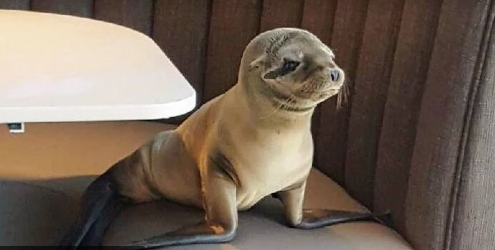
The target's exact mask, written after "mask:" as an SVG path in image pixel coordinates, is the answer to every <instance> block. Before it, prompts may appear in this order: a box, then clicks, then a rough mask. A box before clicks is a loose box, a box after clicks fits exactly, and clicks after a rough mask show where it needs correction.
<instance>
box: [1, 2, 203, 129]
mask: <svg viewBox="0 0 495 250" xmlns="http://www.w3.org/2000/svg"><path fill="white" fill-rule="evenodd" d="M195 104H196V94H195V91H194V89H193V88H192V87H191V85H190V84H189V83H188V82H187V80H186V79H185V78H184V77H183V76H182V74H181V73H180V72H179V71H178V70H177V68H176V67H175V66H174V65H173V64H172V62H171V61H170V60H169V58H168V57H167V56H166V55H165V54H164V53H163V52H162V51H161V49H160V48H159V47H158V46H157V45H156V44H155V43H154V42H153V41H152V40H151V39H150V38H149V37H147V36H145V35H144V34H141V33H139V32H137V31H134V30H131V29H129V28H125V27H122V26H118V25H115V24H111V23H107V22H102V21H96V20H91V19H86V18H79V17H72V16H65V15H55V14H45V13H37V12H28V11H11V10H0V123H14V122H59V121H60V122H62V121H105V120H138V119H139V120H142V119H160V118H167V117H173V116H177V115H181V114H184V113H187V112H188V111H190V110H192V109H193V108H194V106H195Z"/></svg>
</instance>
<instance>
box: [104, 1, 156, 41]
mask: <svg viewBox="0 0 495 250" xmlns="http://www.w3.org/2000/svg"><path fill="white" fill-rule="evenodd" d="M94 18H95V19H99V20H103V21H107V22H112V23H116V24H120V25H124V26H126V27H129V28H132V29H135V30H138V31H140V32H142V33H144V34H146V35H151V25H152V19H153V1H151V0H94Z"/></svg>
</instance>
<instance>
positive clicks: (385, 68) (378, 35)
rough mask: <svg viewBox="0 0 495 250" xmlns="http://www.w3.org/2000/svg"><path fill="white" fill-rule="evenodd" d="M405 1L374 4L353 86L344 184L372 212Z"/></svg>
mask: <svg viewBox="0 0 495 250" xmlns="http://www.w3.org/2000/svg"><path fill="white" fill-rule="evenodd" d="M403 6H404V1H403V0H398V1H389V0H371V1H370V3H369V6H368V14H367V20H366V24H365V28H364V32H365V33H364V36H363V42H362V43H363V44H362V49H361V53H360V55H359V62H358V70H357V74H356V76H357V77H356V81H355V86H354V91H355V95H354V96H353V99H352V107H351V115H350V120H349V135H348V140H347V153H346V173H345V177H346V178H345V183H346V187H347V189H348V191H349V193H350V194H351V195H353V196H354V197H356V198H358V199H359V200H360V201H361V202H363V203H364V205H366V206H368V207H370V208H371V206H372V204H373V184H374V174H375V166H376V158H377V156H376V154H377V147H378V138H379V137H380V129H381V125H382V118H383V110H384V106H385V101H386V99H387V91H388V86H389V82H390V72H391V68H392V63H393V58H394V52H395V45H396V39H397V34H398V31H399V26H400V20H401V15H402V9H403Z"/></svg>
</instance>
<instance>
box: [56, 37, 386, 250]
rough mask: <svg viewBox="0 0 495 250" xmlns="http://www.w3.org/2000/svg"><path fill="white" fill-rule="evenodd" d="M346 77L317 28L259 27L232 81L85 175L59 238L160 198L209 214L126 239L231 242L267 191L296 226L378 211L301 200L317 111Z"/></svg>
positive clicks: (72, 241)
mask: <svg viewBox="0 0 495 250" xmlns="http://www.w3.org/2000/svg"><path fill="white" fill-rule="evenodd" d="M343 86H344V72H343V71H342V69H340V68H339V67H338V66H337V65H336V64H335V62H334V54H333V52H332V50H330V48H328V47H327V46H326V45H325V44H324V43H322V42H321V41H320V40H319V39H318V38H317V37H316V36H314V35H313V34H311V33H309V32H308V31H305V30H301V29H295V28H278V29H274V30H270V31H266V32H264V33H261V34H259V35H258V36H256V37H255V38H254V39H253V40H252V41H251V42H250V43H249V44H248V45H247V47H246V49H245V51H244V53H243V56H242V60H241V64H240V70H239V75H238V82H237V84H236V85H235V86H233V87H232V88H231V89H229V90H228V91H227V92H226V93H224V94H222V95H220V96H218V97H216V98H214V99H213V100H211V101H209V102H207V103H206V104H204V105H203V106H202V107H200V108H199V109H198V110H197V111H196V112H194V113H193V114H192V115H191V116H190V117H189V118H188V119H187V120H185V121H184V122H183V123H182V124H181V125H180V126H179V127H178V128H177V129H175V130H173V131H165V132H161V133H158V134H157V135H156V136H155V137H154V138H153V139H152V140H151V141H149V142H148V143H146V144H144V145H142V146H141V147H140V148H138V149H137V150H136V151H135V152H133V153H132V154H131V155H129V156H128V157H126V158H124V159H122V160H120V161H119V162H117V163H116V164H115V165H113V166H112V167H111V168H110V169H108V171H106V172H105V173H103V174H102V175H101V176H99V177H98V178H97V179H96V180H95V181H94V182H92V183H91V184H90V185H89V187H88V188H87V189H86V191H85V193H84V195H83V199H82V206H81V212H80V214H79V217H78V219H77V221H76V223H75V224H74V226H73V227H72V229H71V230H70V231H69V232H68V233H67V234H66V236H65V237H64V238H63V239H62V241H61V242H60V245H61V246H87V245H100V244H101V241H102V238H103V236H104V232H105V230H106V228H107V227H108V226H109V224H110V222H111V221H112V219H113V218H114V216H115V215H116V214H117V213H118V211H120V209H121V208H122V207H123V206H124V205H128V204H134V203H142V202H147V201H152V200H156V199H168V200H171V201H175V202H178V203H181V204H186V205H193V206H197V207H200V208H203V209H204V211H205V221H204V222H201V223H198V224H196V225H191V226H188V227H184V228H181V229H178V230H176V231H173V232H166V233H164V234H162V235H159V236H155V237H153V238H149V239H145V240H141V241H137V242H132V243H130V244H129V245H128V246H131V247H136V248H155V247H164V246H172V245H183V244H194V243H221V242H228V241H230V240H232V239H233V238H234V236H235V235H236V229H237V223H238V211H243V210H246V209H249V208H251V207H252V206H253V205H254V204H256V203H257V202H258V201H259V200H260V199H262V198H263V197H265V196H267V195H270V194H275V196H276V197H277V198H279V199H280V200H281V201H282V203H283V204H284V207H285V213H286V217H287V222H288V225H289V226H291V227H295V228H301V229H311V228H319V227H323V226H328V225H332V224H336V223H342V222H348V221H356V220H376V221H380V219H379V218H378V215H376V214H373V213H356V212H345V211H334V210H325V209H311V210H310V209H303V198H304V190H305V186H306V179H307V177H308V175H309V172H310V169H311V167H312V165H311V164H312V160H313V140H312V136H311V131H310V123H311V116H312V114H313V111H314V109H315V107H316V106H317V104H319V103H321V102H323V101H324V100H327V99H328V98H330V97H332V96H335V95H341V94H339V93H342V90H343V89H345V88H344V87H343ZM164 223H166V222H164Z"/></svg>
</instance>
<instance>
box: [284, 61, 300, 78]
mask: <svg viewBox="0 0 495 250" xmlns="http://www.w3.org/2000/svg"><path fill="white" fill-rule="evenodd" d="M299 64H300V62H297V61H292V60H284V65H282V69H281V72H280V75H285V74H287V73H290V72H292V71H294V70H296V69H297V67H298V66H299Z"/></svg>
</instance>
